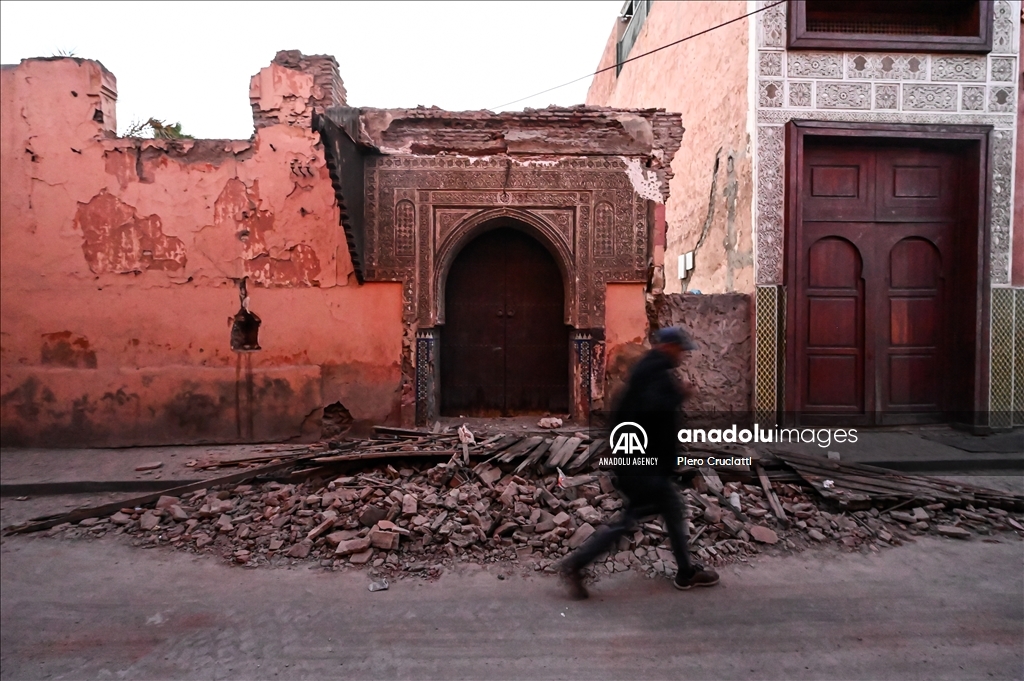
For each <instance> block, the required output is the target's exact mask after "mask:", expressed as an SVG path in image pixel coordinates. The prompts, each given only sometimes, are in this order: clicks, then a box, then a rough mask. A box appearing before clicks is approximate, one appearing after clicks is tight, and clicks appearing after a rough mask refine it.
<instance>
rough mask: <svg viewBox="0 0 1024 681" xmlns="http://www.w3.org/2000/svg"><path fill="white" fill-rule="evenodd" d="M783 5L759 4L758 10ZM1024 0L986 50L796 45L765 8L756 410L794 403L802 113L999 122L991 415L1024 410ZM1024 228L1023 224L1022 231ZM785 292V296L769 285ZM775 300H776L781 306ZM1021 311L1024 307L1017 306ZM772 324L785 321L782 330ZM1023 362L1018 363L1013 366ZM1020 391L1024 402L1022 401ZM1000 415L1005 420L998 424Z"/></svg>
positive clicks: (994, 172) (807, 116) (1012, 2)
mask: <svg viewBox="0 0 1024 681" xmlns="http://www.w3.org/2000/svg"><path fill="white" fill-rule="evenodd" d="M773 2H774V0H771V1H766V0H758V2H757V7H758V8H761V7H765V6H767V5H771V4H773ZM1020 13H1021V6H1020V1H1019V0H997V1H996V2H995V3H994V17H993V45H992V51H991V52H990V53H989V54H987V55H968V54H937V53H896V52H892V53H889V52H866V51H841V52H840V51H824V50H813V51H812V50H793V51H789V50H787V49H786V5H785V4H782V5H778V6H776V7H771V8H769V9H766V10H764V11H762V12H760V13H758V14H757V25H756V48H755V49H756V54H755V55H754V60H753V61H754V68H755V69H756V74H755V78H756V83H757V85H756V88H755V92H754V127H755V139H754V149H755V164H754V225H755V228H754V229H755V234H754V241H755V244H754V252H755V281H756V283H757V285H758V288H759V289H764V290H759V291H758V295H757V299H756V300H757V303H756V304H757V305H758V306H764V305H772V306H774V307H775V308H776V309H775V310H765V309H759V310H758V311H757V319H758V322H757V323H758V325H759V326H762V327H764V328H759V329H757V346H758V347H757V349H756V351H755V352H756V359H755V367H756V370H755V407H756V409H757V411H758V412H759V413H761V414H765V415H767V414H770V413H772V412H774V411H775V410H776V409H778V408H779V407H780V406H781V404H782V403H783V399H784V396H783V390H782V375H781V372H782V364H781V363H780V362H779V361H778V360H779V359H780V357H781V356H782V353H784V348H783V347H782V346H781V345H776V343H777V339H780V338H784V336H785V334H784V330H783V329H782V328H781V325H782V324H783V321H782V320H783V317H784V315H783V314H781V311H782V307H783V304H784V300H785V295H784V293H783V292H782V290H781V286H782V284H783V278H782V276H783V275H782V273H783V234H784V229H783V219H784V216H783V193H784V188H785V177H784V168H785V143H784V140H785V137H784V134H783V129H784V126H785V124H786V123H787V122H788V121H790V120H793V119H798V120H799V119H803V120H824V121H846V122H878V123H910V124H913V123H917V124H947V125H949V124H959V125H991V126H992V127H993V128H994V130H995V132H994V136H993V145H994V147H993V149H992V164H991V167H990V169H989V170H990V172H991V179H992V192H991V197H990V201H991V203H990V213H989V215H990V220H991V223H990V229H991V241H990V244H991V245H990V266H991V284H992V287H993V296H992V310H991V320H992V327H991V330H992V334H991V335H992V347H991V350H992V352H991V365H990V386H991V387H990V410H991V412H992V420H993V423H992V424H991V425H993V426H997V427H1006V426H1009V425H1011V423H1010V421H1013V420H1016V419H1017V418H1019V416H1013V417H1011V416H1010V415H1011V413H1013V414H1018V413H1020V412H1021V410H1024V404H1020V403H1019V402H1020V401H1021V400H1022V399H1024V390H1022V387H1024V386H1022V383H1024V357H1021V356H1020V355H1021V352H1020V349H1019V348H1018V349H1017V350H1014V347H1015V346H1021V345H1022V344H1021V343H1019V342H1016V341H1015V339H1016V338H1018V337H1020V336H1024V318H1020V319H1017V317H1024V314H1022V313H1024V290H1011V289H1010V288H1009V286H1010V248H1011V236H1012V230H1013V228H1014V226H1013V224H1012V220H1013V200H1014V198H1013V176H1014V175H1013V168H1014V155H1015V148H1016V145H1015V133H1016V117H1017V113H1016V112H1017V97H1018V96H1019V94H1020V93H1018V92H1017V82H1018V77H1019V76H1018V74H1019V72H1020V63H1019V59H1020V55H1019V54H1018V51H1019V44H1020V43H1019V36H1018V33H1017V31H1018V30H1019V28H1020ZM1017 228H1018V229H1024V225H1019V226H1017ZM771 288H775V289H776V290H775V291H770V290H768V289H771ZM769 301H774V303H771V302H769ZM1015 310H1017V312H1015ZM773 325H778V326H777V327H775V328H768V327H772V326H773ZM1014 367H1016V369H1015V368H1014ZM1015 395H1016V397H1015ZM996 421H998V422H996Z"/></svg>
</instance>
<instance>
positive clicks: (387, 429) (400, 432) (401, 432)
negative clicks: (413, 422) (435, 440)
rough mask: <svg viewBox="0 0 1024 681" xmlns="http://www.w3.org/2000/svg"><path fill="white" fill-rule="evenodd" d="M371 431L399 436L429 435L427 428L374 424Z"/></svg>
mask: <svg viewBox="0 0 1024 681" xmlns="http://www.w3.org/2000/svg"><path fill="white" fill-rule="evenodd" d="M373 432H375V433H380V434H382V435H397V436H399V437H423V436H425V435H431V433H430V431H427V430H413V429H411V428H395V427H392V426H374V427H373Z"/></svg>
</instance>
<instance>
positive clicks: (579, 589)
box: [562, 569, 590, 601]
mask: <svg viewBox="0 0 1024 681" xmlns="http://www.w3.org/2000/svg"><path fill="white" fill-rule="evenodd" d="M562 580H563V581H564V582H565V586H566V588H567V589H568V590H569V597H570V598H572V599H573V600H576V601H582V600H583V599H585V598H589V597H590V594H589V593H587V587H585V586H583V573H582V572H580V571H579V570H573V569H564V570H562Z"/></svg>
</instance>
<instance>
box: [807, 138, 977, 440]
mask: <svg viewBox="0 0 1024 681" xmlns="http://www.w3.org/2000/svg"><path fill="white" fill-rule="evenodd" d="M958 173H959V166H958V162H957V157H956V156H955V154H953V153H950V152H945V151H936V150H927V149H914V148H910V147H905V146H904V147H899V146H893V147H888V148H886V147H884V146H876V147H867V146H865V147H859V148H853V147H851V146H849V145H847V146H835V147H826V146H819V147H808V148H807V149H806V151H805V157H804V172H803V185H802V192H801V196H800V197H799V201H800V205H799V208H798V210H799V212H800V215H801V220H800V223H799V228H798V229H799V233H798V235H797V247H796V251H795V253H796V262H795V263H794V266H795V268H796V275H797V276H796V291H795V292H794V295H795V304H796V314H795V323H796V325H797V328H796V329H795V330H794V331H793V332H792V333H791V334H790V338H791V339H793V340H794V341H795V343H796V347H795V350H796V355H795V360H796V370H795V373H794V377H795V379H796V381H797V383H796V388H797V390H796V394H797V399H796V401H795V406H796V408H797V409H798V410H799V411H800V412H801V413H802V414H804V415H805V416H807V415H810V416H812V417H813V415H814V414H821V415H824V414H834V415H836V416H843V417H844V419H845V422H847V423H851V424H853V423H856V424H863V425H868V424H872V423H877V424H881V423H899V422H919V421H922V420H925V421H926V420H936V419H938V418H941V412H942V411H943V409H944V408H945V404H946V402H947V396H946V390H945V387H944V386H945V385H946V383H948V381H945V380H944V376H945V374H946V373H948V371H945V370H946V368H947V367H946V366H945V362H946V361H947V351H946V347H945V342H946V341H945V339H946V338H947V337H948V336H949V324H950V323H951V322H950V319H949V317H948V315H947V314H946V310H947V308H948V306H949V300H948V299H947V296H948V294H949V287H948V286H947V285H946V283H945V282H947V281H951V280H952V263H953V261H954V255H955V253H954V252H953V237H954V229H955V226H956V224H957V211H958V205H957V196H958V194H959V192H958V191H957V189H958V187H957V183H958V182H959V179H958V177H959V175H958Z"/></svg>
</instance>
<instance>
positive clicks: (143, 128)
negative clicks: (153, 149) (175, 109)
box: [123, 118, 193, 140]
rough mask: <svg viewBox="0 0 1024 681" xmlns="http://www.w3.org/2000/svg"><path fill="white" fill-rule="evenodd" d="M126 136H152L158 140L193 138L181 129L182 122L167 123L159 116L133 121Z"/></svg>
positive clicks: (126, 131)
mask: <svg viewBox="0 0 1024 681" xmlns="http://www.w3.org/2000/svg"><path fill="white" fill-rule="evenodd" d="M123 136H124V137H152V138H153V139H158V140H181V139H186V140H190V139H193V137H192V135H186V134H185V133H183V132H182V131H181V123H174V124H173V125H170V124H167V123H165V122H164V121H161V120H160V119H157V118H150V119H148V120H146V121H138V120H136V121H133V122H132V123H131V125H129V126H128V129H127V130H125V133H124V135H123Z"/></svg>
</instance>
